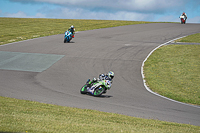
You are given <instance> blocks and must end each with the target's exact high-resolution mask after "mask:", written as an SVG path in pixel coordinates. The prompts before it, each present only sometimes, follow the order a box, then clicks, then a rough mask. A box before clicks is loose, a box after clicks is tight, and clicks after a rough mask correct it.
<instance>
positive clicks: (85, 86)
mask: <svg viewBox="0 0 200 133" xmlns="http://www.w3.org/2000/svg"><path fill="white" fill-rule="evenodd" d="M80 92H81V94H86V93H87V85H84V86H83V87H82V88H81V90H80Z"/></svg>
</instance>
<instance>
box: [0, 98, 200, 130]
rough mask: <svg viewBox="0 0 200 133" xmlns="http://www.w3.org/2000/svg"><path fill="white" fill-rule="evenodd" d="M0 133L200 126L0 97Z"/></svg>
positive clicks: (162, 128) (158, 128) (191, 128)
mask: <svg viewBox="0 0 200 133" xmlns="http://www.w3.org/2000/svg"><path fill="white" fill-rule="evenodd" d="M0 109H1V111H0V123H1V124H0V132H27V133H29V132H34V133H36V132H37V133H44V132H49V133H50V132H52V133H55V132H57V133H62V132H79V133H81V132H98V133H101V132H106V133H111V132H112V133H113V132H115V133H117V132H136V133H137V132H138V133H141V132H148V133H155V132H157V133H161V132H162V133H163V132H168V133H181V132H184V133H197V132H200V127H199V126H193V125H188V124H178V123H172V122H164V121H158V120H151V119H141V118H134V117H130V116H125V115H120V114H114V113H105V112H100V111H95V110H88V109H77V108H69V107H62V106H57V105H51V104H44V103H38V102H32V101H26V100H18V99H14V98H6V97H0Z"/></svg>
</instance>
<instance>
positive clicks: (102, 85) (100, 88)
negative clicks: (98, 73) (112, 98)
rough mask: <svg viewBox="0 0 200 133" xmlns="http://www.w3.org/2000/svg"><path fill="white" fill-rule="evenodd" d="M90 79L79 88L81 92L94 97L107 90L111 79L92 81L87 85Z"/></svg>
mask: <svg viewBox="0 0 200 133" xmlns="http://www.w3.org/2000/svg"><path fill="white" fill-rule="evenodd" d="M89 82H90V81H89V80H88V81H87V82H86V84H85V85H84V86H83V87H82V88H81V90H80V92H81V94H88V93H89V94H91V95H93V96H95V97H99V96H101V95H102V94H103V93H106V91H107V90H109V89H110V87H111V84H112V83H111V81H109V80H98V81H97V82H95V83H92V84H91V85H90V86H91V87H89V84H88V83H89Z"/></svg>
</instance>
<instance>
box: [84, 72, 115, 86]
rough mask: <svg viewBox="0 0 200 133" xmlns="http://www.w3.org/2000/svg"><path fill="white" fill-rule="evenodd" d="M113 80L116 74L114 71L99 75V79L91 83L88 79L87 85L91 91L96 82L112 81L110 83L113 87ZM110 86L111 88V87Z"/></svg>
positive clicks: (94, 79)
mask: <svg viewBox="0 0 200 133" xmlns="http://www.w3.org/2000/svg"><path fill="white" fill-rule="evenodd" d="M113 78H114V72H112V71H109V72H108V74H105V75H104V74H100V75H99V78H97V79H96V78H93V80H92V81H90V79H88V81H87V82H86V84H87V86H88V89H91V88H90V87H91V85H92V84H93V83H95V82H98V81H101V80H109V81H110V83H111V85H112V80H113ZM111 85H110V86H111Z"/></svg>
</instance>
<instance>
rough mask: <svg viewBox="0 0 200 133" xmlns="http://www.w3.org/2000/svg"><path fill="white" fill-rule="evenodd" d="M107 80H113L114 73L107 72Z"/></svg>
mask: <svg viewBox="0 0 200 133" xmlns="http://www.w3.org/2000/svg"><path fill="white" fill-rule="evenodd" d="M108 78H109V79H113V78H114V72H112V71H110V72H108Z"/></svg>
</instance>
